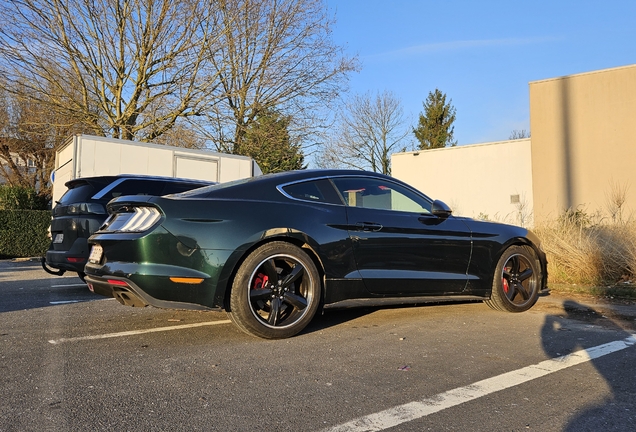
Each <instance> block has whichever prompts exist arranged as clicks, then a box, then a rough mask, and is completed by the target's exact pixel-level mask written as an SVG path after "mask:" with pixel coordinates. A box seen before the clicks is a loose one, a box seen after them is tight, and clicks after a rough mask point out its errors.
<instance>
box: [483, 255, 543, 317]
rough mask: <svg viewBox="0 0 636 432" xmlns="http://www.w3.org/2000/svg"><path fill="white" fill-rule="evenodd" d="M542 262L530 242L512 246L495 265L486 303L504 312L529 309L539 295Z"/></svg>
mask: <svg viewBox="0 0 636 432" xmlns="http://www.w3.org/2000/svg"><path fill="white" fill-rule="evenodd" d="M541 278H542V275H541V265H540V263H539V260H538V258H537V255H536V253H535V252H534V250H533V249H532V248H531V247H530V246H511V247H509V248H508V249H506V251H505V252H504V253H503V255H502V256H501V258H499V261H498V263H497V267H496V268H495V274H494V278H493V284H492V294H491V297H490V299H489V300H486V304H488V306H490V307H491V308H493V309H496V310H500V311H504V312H523V311H526V310H528V309H530V308H531V307H532V306H533V305H534V304H535V303H536V302H537V299H538V297H539V289H540V285H541Z"/></svg>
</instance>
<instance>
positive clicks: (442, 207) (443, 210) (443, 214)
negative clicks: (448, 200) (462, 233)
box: [431, 200, 453, 219]
mask: <svg viewBox="0 0 636 432" xmlns="http://www.w3.org/2000/svg"><path fill="white" fill-rule="evenodd" d="M431 213H433V215H434V216H437V217H438V218H440V219H446V218H448V217H449V216H450V215H451V214H452V213H453V211H452V210H451V208H450V207H449V206H447V205H446V204H445V203H444V202H442V201H440V200H435V201H433V206H432V207H431Z"/></svg>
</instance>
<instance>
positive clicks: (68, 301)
mask: <svg viewBox="0 0 636 432" xmlns="http://www.w3.org/2000/svg"><path fill="white" fill-rule="evenodd" d="M79 302H80V300H60V301H52V302H49V304H52V305H61V304H67V303H79Z"/></svg>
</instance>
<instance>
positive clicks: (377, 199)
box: [333, 177, 431, 213]
mask: <svg viewBox="0 0 636 432" xmlns="http://www.w3.org/2000/svg"><path fill="white" fill-rule="evenodd" d="M333 182H334V184H335V185H336V188H337V189H338V191H339V192H340V195H342V198H343V199H344V201H345V203H346V204H347V205H348V206H351V207H365V208H374V209H381V210H394V211H405V212H413V213H430V212H431V202H430V201H428V200H427V199H426V198H424V197H422V196H420V195H418V194H416V193H415V192H413V191H411V190H409V189H407V188H405V187H403V186H401V185H399V184H396V183H392V182H388V181H385V180H381V179H370V178H362V177H351V178H336V179H334V180H333Z"/></svg>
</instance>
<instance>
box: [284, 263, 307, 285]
mask: <svg viewBox="0 0 636 432" xmlns="http://www.w3.org/2000/svg"><path fill="white" fill-rule="evenodd" d="M304 272H305V269H304V268H303V266H301V265H300V264H296V265H295V266H294V268H292V271H291V272H290V273H289V274H288V275H287V276H285V277H284V278H283V279H282V280H281V282H280V286H281V288H288V287H289V286H290V285H291V284H292V283H294V282H295V281H296V280H297V279H298V278H299V277H301V276H302V275H303V273H304Z"/></svg>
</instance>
